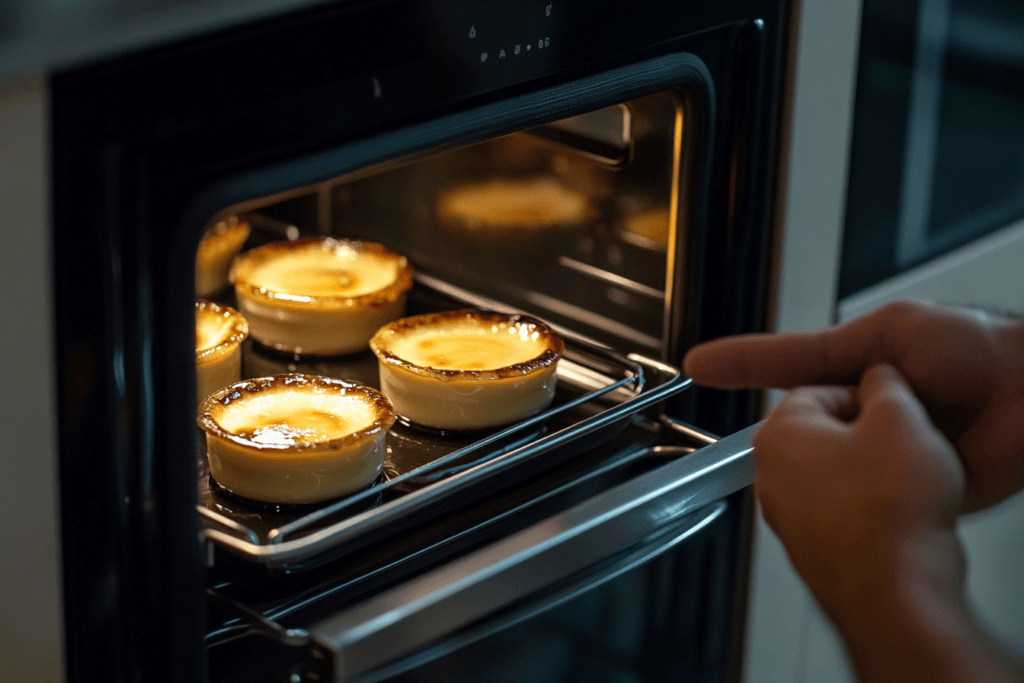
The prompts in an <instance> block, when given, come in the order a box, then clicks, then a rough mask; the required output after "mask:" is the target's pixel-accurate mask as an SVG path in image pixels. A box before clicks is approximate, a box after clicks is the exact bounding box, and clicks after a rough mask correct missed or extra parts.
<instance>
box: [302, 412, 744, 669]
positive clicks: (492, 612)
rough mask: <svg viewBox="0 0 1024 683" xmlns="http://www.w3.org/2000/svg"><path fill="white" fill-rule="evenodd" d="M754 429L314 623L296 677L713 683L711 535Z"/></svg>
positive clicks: (721, 606) (715, 558) (715, 624)
mask: <svg viewBox="0 0 1024 683" xmlns="http://www.w3.org/2000/svg"><path fill="white" fill-rule="evenodd" d="M755 428H756V427H749V428H747V429H745V430H742V431H741V432H738V433H737V434H735V435H733V436H731V437H729V438H726V439H722V440H721V441H718V442H716V443H715V444H712V445H710V446H705V447H704V448H702V449H700V450H698V451H697V452H695V453H693V454H690V455H687V456H686V457H682V458H679V459H677V460H673V461H672V462H670V463H669V464H667V465H664V466H662V467H659V468H657V469H655V470H653V471H651V472H648V473H647V474H644V475H642V476H640V477H637V478H636V479H633V480H630V481H628V482H626V483H624V484H621V485H619V486H617V487H615V488H612V489H610V490H608V491H606V492H604V493H602V494H599V495H597V496H595V497H593V498H591V499H589V500H587V501H586V502H584V503H582V504H580V505H577V506H575V507H572V508H570V509H569V510H566V511H565V512H563V513H560V514H557V515H554V516H552V517H550V518H548V519H546V520H544V521H542V522H540V523H538V524H535V525H533V526H530V527H528V528H526V529H524V530H522V531H520V532H519V533H516V534H513V535H511V536H509V537H508V538H505V539H502V540H500V541H498V542H496V543H494V544H492V545H490V546H487V547H485V548H483V549H480V550H478V551H475V552H473V553H470V554H469V555H466V556H464V557H462V558H460V559H458V560H455V561H453V562H451V563H449V564H446V565H444V566H442V567H439V568H436V569H434V570H432V571H430V572H428V573H426V574H424V575H422V576H419V577H417V578H415V579H413V580H411V581H408V582H406V583H404V584H401V585H399V586H397V587H395V588H392V589H390V590H387V591H385V592H383V593H381V594H379V595H377V596H374V597H372V598H370V599H368V600H366V601H364V602H362V603H360V604H358V605H356V606H354V607H352V608H350V609H348V610H345V611H343V612H341V613H339V614H337V615H334V616H331V617H328V618H326V619H324V620H322V621H320V622H319V623H316V624H314V625H313V626H311V627H310V629H309V633H310V636H311V638H312V641H313V643H314V644H313V646H312V653H313V656H312V657H311V658H310V659H309V660H308V665H309V666H310V667H312V668H311V669H310V671H307V672H303V673H302V674H301V675H305V676H308V675H309V673H312V674H313V676H315V677H319V678H320V679H327V680H337V681H350V680H352V681H356V680H358V681H383V680H395V681H434V680H445V681H452V680H460V681H461V680H464V681H505V680H507V681H513V680H531V681H533V680H535V681H548V680H550V681H563V680H589V681H646V680H660V679H661V678H662V677H663V675H664V674H665V673H666V672H671V673H672V675H673V676H679V675H680V674H682V673H684V672H685V673H686V674H688V675H687V676H685V678H686V680H718V679H720V678H721V676H722V674H723V672H724V667H726V666H727V665H728V661H729V653H728V652H726V650H728V643H729V637H728V635H729V634H728V632H727V631H728V629H729V628H730V622H731V619H730V616H731V613H730V609H729V605H730V604H731V599H732V597H733V596H734V592H735V590H734V589H735V586H734V585H733V581H734V580H735V577H734V576H733V574H732V571H731V570H730V567H735V566H736V558H735V557H734V556H733V555H734V552H735V548H736V545H735V543H734V542H733V539H731V538H730V536H729V534H727V533H724V534H723V533H722V531H721V529H720V527H723V526H726V525H727V524H728V523H729V522H728V517H729V513H730V510H731V508H734V507H742V505H740V504H739V502H738V500H737V498H736V497H733V498H729V496H730V495H731V494H734V493H736V492H737V491H740V489H742V488H743V487H745V486H747V485H748V484H749V483H750V482H751V481H752V479H753V463H752V459H751V458H750V453H751V448H750V445H749V439H750V436H751V435H752V433H753V431H754V429H755ZM683 452H684V451H682V450H678V451H674V450H673V448H672V447H661V448H655V449H653V450H652V454H656V455H659V456H661V457H671V456H672V455H673V454H675V455H679V454H681V453H683ZM739 495H742V494H739ZM733 514H735V510H733Z"/></svg>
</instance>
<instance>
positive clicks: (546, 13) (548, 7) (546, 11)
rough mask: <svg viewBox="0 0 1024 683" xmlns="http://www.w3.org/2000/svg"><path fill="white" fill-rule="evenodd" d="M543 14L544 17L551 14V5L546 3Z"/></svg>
mask: <svg viewBox="0 0 1024 683" xmlns="http://www.w3.org/2000/svg"><path fill="white" fill-rule="evenodd" d="M544 16H545V17H550V16H551V5H548V6H547V7H545V8H544Z"/></svg>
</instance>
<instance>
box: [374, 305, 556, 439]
mask: <svg viewBox="0 0 1024 683" xmlns="http://www.w3.org/2000/svg"><path fill="white" fill-rule="evenodd" d="M370 348H371V349H372V350H373V352H374V353H375V354H376V355H377V359H378V361H379V366H380V386H381V391H382V392H384V394H385V395H386V396H387V397H388V398H390V399H391V401H392V403H393V404H394V405H395V410H396V411H397V412H398V414H399V415H401V416H403V417H405V418H407V419H408V420H409V421H411V422H414V423H416V424H419V425H424V426H427V427H433V428H436V429H444V430H473V429H482V428H486V427H495V426H499V425H504V424H509V423H512V422H515V421H517V420H521V419H523V418H525V417H528V416H530V415H533V414H535V413H537V412H539V411H541V410H543V409H544V408H545V407H547V406H548V405H549V404H550V403H551V400H552V398H553V397H554V394H555V381H556V376H555V369H556V365H557V363H558V360H559V358H561V357H562V353H563V350H564V346H563V344H562V340H561V338H560V337H559V336H558V335H557V334H556V333H555V332H554V330H552V329H551V328H550V327H548V326H547V325H545V324H544V323H542V322H541V321H539V320H537V319H535V318H530V317H527V316H522V315H505V314H501V313H491V312H487V311H477V310H464V311H449V312H445V313H431V314H427V315H420V316H414V317H411V318H403V319H402V320H397V321H395V322H393V323H391V324H390V325H387V326H385V327H383V328H381V329H380V330H379V331H378V332H377V334H375V335H374V336H373V339H371V340H370Z"/></svg>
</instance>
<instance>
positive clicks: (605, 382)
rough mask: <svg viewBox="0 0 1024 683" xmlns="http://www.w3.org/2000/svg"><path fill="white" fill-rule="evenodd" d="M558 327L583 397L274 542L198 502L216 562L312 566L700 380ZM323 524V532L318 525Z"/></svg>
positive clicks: (312, 515) (449, 290) (479, 301)
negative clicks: (459, 465)
mask: <svg viewBox="0 0 1024 683" xmlns="http://www.w3.org/2000/svg"><path fill="white" fill-rule="evenodd" d="M417 280H418V284H420V285H421V286H424V287H426V288H429V289H432V290H435V291H438V292H440V293H443V294H445V295H446V296H449V297H451V298H453V299H455V300H456V301H459V302H461V303H463V304H467V305H473V306H478V307H481V308H489V309H490V310H503V311H505V312H519V311H514V310H513V309H510V308H508V307H507V306H502V305H501V304H500V303H498V302H495V301H493V300H489V299H484V298H483V297H480V296H478V295H475V294H473V293H469V292H466V291H465V290H461V289H459V288H456V287H454V286H451V285H448V284H447V283H444V282H442V281H440V280H436V279H435V278H431V277H430V276H425V275H418V276H417ZM553 327H555V329H556V330H557V331H558V332H559V334H561V335H562V337H563V339H564V340H565V343H566V351H565V356H564V357H563V360H562V361H561V362H560V364H559V368H558V376H559V382H563V381H567V382H569V383H570V384H571V385H574V386H577V387H580V386H582V387H584V388H585V389H587V390H586V391H585V392H584V393H583V394H582V395H580V396H578V397H576V398H574V399H572V400H570V401H567V402H565V403H562V404H559V405H557V406H553V407H551V408H549V409H547V410H545V411H542V412H541V413H538V414H537V415H534V416H532V417H530V418H527V419H525V420H522V421H520V422H518V423H516V424H514V425H512V426H510V427H508V428H506V429H503V430H500V431H498V432H496V433H494V434H491V435H488V436H486V437H484V438H482V439H480V440H479V441H475V442H473V443H471V444H469V445H466V446H464V447H462V448H459V449H457V450H455V451H453V452H451V453H449V454H448V455H445V456H442V457H440V458H438V459H437V460H434V461H432V462H430V463H427V464H425V465H423V466H421V467H418V468H416V469H413V470H411V471H409V472H406V473H404V474H402V475H400V476H398V477H395V478H394V479H391V480H389V481H387V482H385V483H382V484H380V485H378V486H374V487H371V488H369V489H366V490H363V491H360V492H357V493H354V494H352V495H349V496H346V497H345V498H342V499H340V500H338V501H335V502H334V503H331V504H329V505H326V506H324V507H322V508H318V509H317V510H315V511H312V512H309V513H307V514H305V515H302V516H300V517H298V518H297V519H295V520H293V521H291V522H288V523H286V524H283V525H281V526H280V527H277V528H275V529H273V530H272V531H271V532H270V533H269V534H267V535H266V541H262V540H261V539H260V536H259V534H257V533H256V531H254V530H253V529H251V528H249V527H247V526H245V525H244V524H242V523H240V522H238V521H236V520H234V519H231V518H230V517H228V516H227V515H225V514H221V513H219V512H217V511H215V510H211V509H210V508H207V507H205V506H203V505H198V506H197V510H198V511H199V514H200V516H201V520H202V523H203V528H202V529H201V531H200V537H201V540H202V541H203V542H204V543H205V545H206V547H207V561H208V563H209V564H211V565H212V564H213V562H214V556H215V551H216V550H215V549H216V548H223V549H225V550H227V551H229V552H230V553H232V554H233V555H236V556H241V557H242V558H244V559H247V560H249V561H252V562H255V563H258V564H262V565H266V566H268V567H271V568H283V569H287V568H291V567H294V566H296V565H300V564H303V563H309V562H310V561H311V560H314V559H315V558H316V557H317V556H318V555H320V554H321V553H323V552H325V551H326V550H329V549H331V548H334V547H336V546H339V545H341V544H344V543H347V542H349V541H352V540H354V539H356V538H357V537H359V536H361V535H363V534H367V533H369V532H370V531H371V530H374V529H379V528H381V527H382V526H383V525H386V524H388V523H390V522H392V521H394V520H396V519H398V518H400V517H405V516H409V515H415V514H417V512H419V511H420V510H423V509H425V508H426V507H428V506H430V505H432V504H434V503H436V502H437V501H438V500H439V499H440V498H441V497H445V496H450V495H452V494H453V493H455V492H456V491H458V490H460V489H462V488H464V487H466V486H469V485H471V484H473V483H475V482H476V481H478V480H480V479H481V478H484V477H490V476H494V475H495V474H496V473H497V472H500V471H503V470H507V469H508V468H511V467H515V466H518V465H519V463H522V462H525V461H528V460H532V459H534V458H537V457H538V456H540V455H542V454H544V453H549V452H551V451H552V450H555V449H559V448H563V447H565V446H567V445H568V444H571V443H572V442H573V441H576V440H578V439H581V438H583V437H585V436H587V435H590V434H594V433H596V432H598V431H600V430H603V429H615V428H616V427H617V426H619V425H621V426H624V425H625V423H626V421H627V420H629V419H630V418H632V417H633V416H634V415H636V414H637V413H639V412H641V411H643V410H645V409H647V408H650V407H652V406H655V405H657V404H658V403H660V402H662V401H664V400H665V399H667V398H669V397H671V396H674V395H676V394H678V393H680V392H682V391H683V390H685V389H686V388H687V387H688V386H689V385H690V384H691V382H692V380H690V379H689V378H686V377H684V376H683V375H682V373H681V372H680V370H679V369H677V368H674V367H671V366H669V365H666V364H664V363H661V362H659V361H656V360H653V359H651V358H648V357H646V356H643V355H640V354H635V353H630V354H623V353H620V352H618V351H616V350H614V349H612V348H609V347H608V346H605V345H603V344H601V343H599V342H596V341H593V340H591V339H589V338H587V337H585V336H583V335H580V334H578V333H576V332H574V331H572V330H569V329H566V328H563V327H561V326H553ZM598 400H601V401H603V402H604V403H605V404H606V405H601V407H600V410H599V412H597V413H595V414H593V415H590V416H588V417H585V418H583V419H581V420H579V421H578V422H574V423H572V424H570V425H568V426H566V427H563V428H562V429H559V430H558V431H555V432H552V433H549V434H546V435H538V437H537V438H535V439H533V440H530V441H527V442H526V443H523V444H521V445H518V446H516V447H513V448H512V449H511V450H509V449H508V448H507V447H506V448H500V447H498V448H496V450H495V451H494V452H493V453H487V452H486V449H487V448H488V447H490V446H496V445H500V444H502V443H505V444H507V443H508V441H509V439H510V438H513V437H515V436H517V435H519V436H520V438H523V437H522V435H523V434H527V435H529V434H530V431H529V430H530V428H532V427H537V426H539V425H542V424H543V423H545V422H546V421H548V420H550V419H551V418H553V417H555V416H557V415H560V414H562V413H567V412H568V411H570V410H572V409H574V408H577V407H580V406H582V405H584V404H587V403H591V402H595V401H598ZM471 454H477V455H476V456H475V457H474V464H473V466H472V467H469V468H467V469H463V470H456V471H455V472H453V473H451V474H444V470H445V466H446V465H449V464H451V463H454V462H457V461H459V460H460V459H462V458H465V457H467V456H468V455H471ZM436 473H442V474H441V475H440V476H438V480H437V481H435V482H433V483H430V484H428V485H426V486H424V487H423V488H420V489H418V490H415V491H411V492H408V493H404V495H402V496H400V497H399V498H397V499H395V500H392V501H390V502H387V503H384V504H383V505H380V506H377V507H372V508H371V509H369V510H364V511H362V512H357V513H355V514H352V515H351V516H347V517H344V518H343V519H340V520H339V521H336V522H334V523H325V521H324V520H329V519H331V518H332V517H337V516H339V515H342V514H343V513H344V511H345V510H346V509H347V508H354V509H356V510H358V509H359V507H358V506H360V505H363V506H365V505H366V504H367V503H371V502H372V499H374V498H376V497H377V496H380V495H381V493H383V492H384V491H386V490H388V489H396V488H397V487H399V486H401V485H402V484H404V483H406V482H408V481H409V480H411V479H419V480H421V481H422V480H423V479H424V478H425V477H429V476H430V475H432V474H436ZM318 526H320V528H317V527H318Z"/></svg>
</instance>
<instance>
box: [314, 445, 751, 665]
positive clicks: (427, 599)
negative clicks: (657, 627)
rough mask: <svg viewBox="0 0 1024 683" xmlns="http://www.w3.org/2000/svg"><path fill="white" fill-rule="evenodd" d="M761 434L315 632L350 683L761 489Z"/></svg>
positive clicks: (690, 459)
mask: <svg viewBox="0 0 1024 683" xmlns="http://www.w3.org/2000/svg"><path fill="white" fill-rule="evenodd" d="M756 427H757V425H755V426H753V427H748V428H746V429H743V430H741V431H739V432H737V433H735V434H733V435H731V436H729V437H726V438H724V439H721V440H719V441H717V442H715V443H713V444H711V445H709V446H705V447H704V448H701V449H700V450H698V451H695V452H693V453H692V454H690V455H686V456H685V457H682V458H680V459H679V460H676V461H674V462H671V463H669V464H667V465H665V466H663V467H660V468H658V469H657V470H655V471H653V472H649V473H647V474H645V475H643V476H640V477H637V478H636V479H634V480H632V481H629V482H626V483H624V484H622V485H620V486H617V487H615V488H613V489H611V490H609V491H606V492H604V493H602V494H600V495H598V496H595V497H594V498H591V499H590V500H588V501H586V502H584V503H582V504H580V505H578V506H576V507H574V508H571V509H569V510H567V511H565V512H563V513H560V514H558V515H555V516H553V517H550V518H549V519H547V520H545V521H543V522H541V523H539V524H535V525H533V526H531V527H529V528H527V529H524V530H523V531H521V532H519V533H517V534H514V535H512V536H510V537H508V538H506V539H504V540H502V541H499V542H498V543H495V544H494V545H491V546H489V547H487V548H484V549H482V550H479V551H477V552H474V553H472V554H470V555H467V556H466V557H463V558H461V559H459V560H456V561H455V562H452V563H451V564H449V565H447V566H445V567H442V568H440V569H437V570H434V571H432V572H429V573H427V574H425V575H423V576H421V577H419V578H416V579H414V580H412V581H410V582H408V583H406V584H403V585H402V586H399V587H397V588H394V589H391V590H389V591H387V592H385V593H382V594H380V595H378V596H376V597H374V598H371V599H370V600H367V601H366V602H364V603H362V604H360V605H357V606H356V607H353V608H352V609H349V610H347V611H345V612H342V613H340V614H337V615H335V616H333V617H331V618H328V619H325V620H324V621H321V622H319V623H317V624H316V625H314V626H313V628H311V629H310V630H309V632H310V635H311V636H312V637H313V640H314V642H315V643H316V648H317V649H319V650H320V651H321V654H322V655H324V656H330V657H333V659H334V679H335V680H336V681H346V680H351V679H352V678H354V677H356V676H359V675H360V674H363V673H365V672H368V671H370V670H372V669H374V668H377V667H379V666H381V665H382V664H384V663H385V662H386V661H388V660H393V659H394V658H396V657H401V656H403V655H407V654H410V653H412V652H415V651H416V650H418V649H420V648H422V647H423V646H425V645H426V644H427V643H429V642H431V641H433V640H436V639H438V638H440V637H442V636H444V635H446V634H450V633H452V632H453V631H456V630H457V629H459V628H462V627H464V626H466V625H468V624H470V623H471V622H473V621H476V620H477V619H480V618H482V617H485V616H487V615H488V614H490V613H492V612H493V611H495V610H497V609H500V608H502V607H506V606H508V605H510V604H512V603H513V602H515V601H517V600H520V599H523V598H525V597H526V596H528V595H530V594H531V593H534V592H536V591H538V590H541V589H543V588H544V587H546V586H549V585H551V584H552V583H554V582H556V581H559V580H561V579H565V578H568V577H571V576H573V575H575V574H578V573H579V572H581V571H584V570H586V569H587V568H588V567H592V566H593V565H595V564H597V563H599V562H601V561H603V560H606V559H608V558H611V557H614V556H616V555H617V554H619V553H621V552H623V551H624V550H626V549H627V548H629V547H630V546H632V545H634V544H637V543H639V542H641V541H642V540H643V539H644V538H646V537H647V536H649V535H650V534H652V533H654V532H656V531H658V530H659V529H661V528H663V527H665V526H666V525H668V524H671V523H673V522H675V521H678V520H679V519H680V518H682V517H683V516H684V515H686V514H688V513H690V512H692V511H694V510H696V509H697V508H699V507H702V506H703V505H706V504H707V503H710V502H713V501H716V500H719V499H721V498H723V497H725V496H727V495H729V494H730V493H732V492H734V491H737V490H739V489H741V488H743V487H745V486H747V485H749V484H751V483H752V482H753V480H754V465H753V461H752V459H751V457H750V454H751V451H752V450H753V449H752V447H751V446H750V438H751V436H752V435H753V432H754V431H755V429H756Z"/></svg>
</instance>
